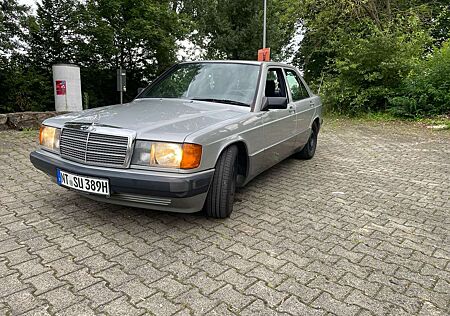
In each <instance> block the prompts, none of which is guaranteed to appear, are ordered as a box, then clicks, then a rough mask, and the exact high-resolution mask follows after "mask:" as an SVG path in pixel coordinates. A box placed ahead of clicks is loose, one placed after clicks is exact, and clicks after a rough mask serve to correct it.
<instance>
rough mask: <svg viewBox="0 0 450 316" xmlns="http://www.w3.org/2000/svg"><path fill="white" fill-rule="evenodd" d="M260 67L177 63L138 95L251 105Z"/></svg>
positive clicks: (231, 64)
mask: <svg viewBox="0 0 450 316" xmlns="http://www.w3.org/2000/svg"><path fill="white" fill-rule="evenodd" d="M259 68H260V67H259V66H258V65H250V64H238V63H235V64H233V63H189V64H180V65H177V66H175V67H174V68H173V69H172V70H171V71H170V73H168V74H166V75H165V76H164V78H163V79H161V80H159V81H157V82H155V84H153V85H151V86H150V87H148V88H147V89H146V90H145V91H144V92H143V93H142V94H141V95H140V96H139V98H177V99H191V100H203V101H212V102H222V103H229V104H236V105H244V106H250V105H251V104H252V102H253V99H254V98H255V95H256V89H257V84H258V77H259V71H260V70H259Z"/></svg>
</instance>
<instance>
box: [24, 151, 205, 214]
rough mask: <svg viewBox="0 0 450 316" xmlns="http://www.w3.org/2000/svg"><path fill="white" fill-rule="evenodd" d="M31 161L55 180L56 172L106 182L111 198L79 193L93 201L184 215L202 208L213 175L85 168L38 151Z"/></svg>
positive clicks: (51, 154)
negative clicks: (90, 177)
mask: <svg viewBox="0 0 450 316" xmlns="http://www.w3.org/2000/svg"><path fill="white" fill-rule="evenodd" d="M30 161H31V162H32V163H33V165H34V166H35V167H36V168H37V169H39V170H41V171H43V172H45V173H46V174H48V175H49V176H51V177H52V178H53V179H54V180H55V181H56V169H61V170H65V171H68V172H71V173H74V174H78V175H84V176H92V177H98V178H106V179H109V183H110V190H111V196H110V197H102V196H98V195H93V194H92V195H91V194H86V193H83V192H80V193H82V194H83V195H86V196H87V197H89V198H92V199H94V200H99V201H104V202H109V203H114V204H120V205H126V206H133V207H144V208H150V209H156V210H163V211H175V212H184V213H192V212H197V211H199V210H201V209H202V207H203V204H204V202H205V199H206V195H207V193H208V189H209V185H210V183H211V179H212V176H213V174H214V169H211V170H207V171H202V172H197V173H192V174H184V173H169V172H158V171H149V170H139V169H114V168H105V167H97V166H88V165H83V164H80V163H77V162H73V161H69V160H66V159H63V158H61V157H60V156H59V155H56V154H53V153H50V152H47V151H44V150H41V149H39V150H36V151H33V152H32V153H31V154H30ZM77 192H78V191H77Z"/></svg>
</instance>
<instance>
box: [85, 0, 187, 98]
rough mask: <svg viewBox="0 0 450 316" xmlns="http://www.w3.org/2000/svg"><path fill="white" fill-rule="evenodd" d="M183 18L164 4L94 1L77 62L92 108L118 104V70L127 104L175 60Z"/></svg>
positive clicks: (87, 8)
mask: <svg viewBox="0 0 450 316" xmlns="http://www.w3.org/2000/svg"><path fill="white" fill-rule="evenodd" d="M184 18H185V16H184V15H179V14H177V12H176V11H175V10H174V9H173V7H172V4H171V2H169V1H164V0H162V1H161V0H143V1H132V0H90V1H87V3H86V5H85V6H84V7H83V10H82V14H81V19H82V23H81V26H80V29H79V33H80V37H81V39H82V41H81V42H80V44H79V52H78V61H79V64H80V65H81V66H82V67H83V71H82V79H83V86H84V91H86V92H88V93H89V99H90V100H91V105H92V106H98V105H105V104H111V103H114V102H117V93H116V92H115V91H116V69H118V68H119V66H122V67H123V68H124V69H126V72H127V93H126V95H125V99H126V100H130V99H131V98H133V97H134V96H135V95H136V91H137V89H138V88H139V87H141V86H142V85H145V83H146V82H147V81H148V80H151V79H153V78H154V77H155V76H157V75H158V74H160V73H161V72H162V71H163V70H165V69H166V68H167V67H168V66H170V65H171V64H173V63H174V61H175V60H176V50H177V47H178V46H177V40H180V39H182V38H184V36H185V34H186V32H187V28H185V23H186V21H185V20H184Z"/></svg>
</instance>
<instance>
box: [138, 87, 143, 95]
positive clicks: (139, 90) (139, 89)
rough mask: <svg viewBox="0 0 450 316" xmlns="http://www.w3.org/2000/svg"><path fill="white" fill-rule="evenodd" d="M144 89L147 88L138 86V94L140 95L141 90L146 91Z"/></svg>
mask: <svg viewBox="0 0 450 316" xmlns="http://www.w3.org/2000/svg"><path fill="white" fill-rule="evenodd" d="M144 90H145V88H138V90H137V92H138V93H137V94H138V95H140V94H141V92H142V91H144Z"/></svg>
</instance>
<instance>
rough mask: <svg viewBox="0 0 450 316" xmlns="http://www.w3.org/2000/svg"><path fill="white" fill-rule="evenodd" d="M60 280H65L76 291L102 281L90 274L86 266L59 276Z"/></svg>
mask: <svg viewBox="0 0 450 316" xmlns="http://www.w3.org/2000/svg"><path fill="white" fill-rule="evenodd" d="M61 280H65V281H67V282H68V283H69V284H70V285H71V286H72V287H73V288H74V289H75V290H76V291H80V290H82V289H85V288H87V287H88V286H91V285H93V284H95V283H98V282H101V281H102V279H100V278H97V277H94V276H93V275H92V274H90V273H89V271H88V269H86V268H85V269H81V270H77V271H75V272H72V273H69V274H66V275H64V276H61Z"/></svg>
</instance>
